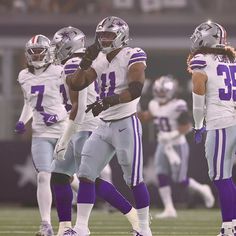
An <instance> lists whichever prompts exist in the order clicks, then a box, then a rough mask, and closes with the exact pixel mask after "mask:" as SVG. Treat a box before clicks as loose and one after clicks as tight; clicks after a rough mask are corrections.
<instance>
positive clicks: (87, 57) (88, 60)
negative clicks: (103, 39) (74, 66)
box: [80, 40, 100, 70]
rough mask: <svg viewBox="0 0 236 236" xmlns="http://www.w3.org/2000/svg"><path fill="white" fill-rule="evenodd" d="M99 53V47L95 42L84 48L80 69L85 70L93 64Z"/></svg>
mask: <svg viewBox="0 0 236 236" xmlns="http://www.w3.org/2000/svg"><path fill="white" fill-rule="evenodd" d="M99 52H100V46H99V43H98V42H97V40H96V41H95V43H94V44H92V45H90V46H89V47H87V48H86V50H85V53H84V56H83V58H82V60H81V62H80V68H81V69H83V70H87V69H88V68H89V67H90V66H91V65H92V63H93V60H95V59H96V58H97V56H98V54H99Z"/></svg>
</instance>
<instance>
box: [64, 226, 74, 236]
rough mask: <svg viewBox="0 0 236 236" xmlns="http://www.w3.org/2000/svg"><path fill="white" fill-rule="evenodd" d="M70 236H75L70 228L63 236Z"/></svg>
mask: <svg viewBox="0 0 236 236" xmlns="http://www.w3.org/2000/svg"><path fill="white" fill-rule="evenodd" d="M67 235H68V236H70V235H72V236H73V235H76V231H74V230H73V229H72V228H68V229H67V230H65V232H64V234H63V236H67Z"/></svg>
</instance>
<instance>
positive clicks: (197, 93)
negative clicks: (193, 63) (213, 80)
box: [192, 71, 207, 129]
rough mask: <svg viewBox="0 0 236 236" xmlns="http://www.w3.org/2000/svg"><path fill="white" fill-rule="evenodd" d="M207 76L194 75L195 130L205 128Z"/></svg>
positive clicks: (195, 72)
mask: <svg viewBox="0 0 236 236" xmlns="http://www.w3.org/2000/svg"><path fill="white" fill-rule="evenodd" d="M206 82H207V75H206V74H205V73H202V72H199V71H193V73H192V96H193V119H194V123H195V129H200V128H202V126H203V120H204V107H205V93H206Z"/></svg>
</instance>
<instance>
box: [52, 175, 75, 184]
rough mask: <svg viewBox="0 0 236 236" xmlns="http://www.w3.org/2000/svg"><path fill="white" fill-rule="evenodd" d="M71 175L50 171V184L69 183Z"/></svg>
mask: <svg viewBox="0 0 236 236" xmlns="http://www.w3.org/2000/svg"><path fill="white" fill-rule="evenodd" d="M70 180H71V177H70V176H69V175H66V174H61V173H54V172H53V173H52V176H51V184H70Z"/></svg>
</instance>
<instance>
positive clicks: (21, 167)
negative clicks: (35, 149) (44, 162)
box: [13, 155, 37, 188]
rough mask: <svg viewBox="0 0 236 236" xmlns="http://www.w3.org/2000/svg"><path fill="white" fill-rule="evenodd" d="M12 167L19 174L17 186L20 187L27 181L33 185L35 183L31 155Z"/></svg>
mask: <svg viewBox="0 0 236 236" xmlns="http://www.w3.org/2000/svg"><path fill="white" fill-rule="evenodd" d="M13 169H14V170H15V171H16V172H17V173H18V174H19V179H18V182H17V186H18V187H20V188H22V187H24V186H26V185H27V184H28V183H29V184H32V185H35V186H36V184H37V178H36V175H37V174H36V171H35V169H34V166H33V162H32V157H31V156H30V155H29V156H28V157H27V159H26V161H25V163H23V164H17V165H15V166H14V167H13Z"/></svg>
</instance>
